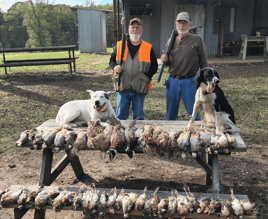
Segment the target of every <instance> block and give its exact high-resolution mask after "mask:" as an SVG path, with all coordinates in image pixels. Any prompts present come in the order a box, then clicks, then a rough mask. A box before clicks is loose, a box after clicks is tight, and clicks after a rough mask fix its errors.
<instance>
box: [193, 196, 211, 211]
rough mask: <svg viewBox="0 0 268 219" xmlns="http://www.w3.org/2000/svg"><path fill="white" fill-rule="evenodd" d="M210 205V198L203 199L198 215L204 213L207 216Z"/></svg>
mask: <svg viewBox="0 0 268 219" xmlns="http://www.w3.org/2000/svg"><path fill="white" fill-rule="evenodd" d="M209 204H210V199H209V198H206V197H205V198H202V199H201V200H200V208H198V209H197V211H196V212H197V213H198V214H202V213H204V214H206V213H208V210H209V207H208V206H209Z"/></svg>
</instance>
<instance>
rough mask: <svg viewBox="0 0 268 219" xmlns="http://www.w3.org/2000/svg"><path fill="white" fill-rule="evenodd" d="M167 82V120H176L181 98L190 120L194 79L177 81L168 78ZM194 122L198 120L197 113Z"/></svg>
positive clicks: (193, 100) (193, 99) (193, 97)
mask: <svg viewBox="0 0 268 219" xmlns="http://www.w3.org/2000/svg"><path fill="white" fill-rule="evenodd" d="M167 80H168V83H169V88H168V89H167V90H166V101H167V120H176V119H177V116H178V113H179V107H180V99H181V98H182V101H183V103H184V106H185V108H186V111H187V113H188V116H189V118H190V117H191V115H192V112H193V107H194V102H195V93H196V87H195V84H194V77H192V78H187V79H183V80H178V79H176V78H173V77H170V76H169V77H168V79H167ZM195 120H200V115H199V112H198V113H197V115H196V118H195Z"/></svg>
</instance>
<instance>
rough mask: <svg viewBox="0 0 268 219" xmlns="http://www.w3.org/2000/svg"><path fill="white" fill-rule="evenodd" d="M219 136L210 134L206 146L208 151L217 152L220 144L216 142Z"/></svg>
mask: <svg viewBox="0 0 268 219" xmlns="http://www.w3.org/2000/svg"><path fill="white" fill-rule="evenodd" d="M218 140H219V136H218V135H211V139H210V147H208V152H209V153H210V154H212V152H213V153H214V154H218V149H219V148H220V145H219V143H218Z"/></svg>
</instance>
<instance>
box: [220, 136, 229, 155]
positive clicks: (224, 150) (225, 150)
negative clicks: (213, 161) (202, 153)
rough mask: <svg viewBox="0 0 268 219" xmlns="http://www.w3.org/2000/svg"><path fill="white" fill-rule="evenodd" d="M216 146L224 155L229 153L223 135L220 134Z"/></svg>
mask: <svg viewBox="0 0 268 219" xmlns="http://www.w3.org/2000/svg"><path fill="white" fill-rule="evenodd" d="M218 144H219V146H220V148H222V150H223V152H224V153H229V150H228V141H227V138H226V135H225V134H222V135H221V136H220V137H219V139H218Z"/></svg>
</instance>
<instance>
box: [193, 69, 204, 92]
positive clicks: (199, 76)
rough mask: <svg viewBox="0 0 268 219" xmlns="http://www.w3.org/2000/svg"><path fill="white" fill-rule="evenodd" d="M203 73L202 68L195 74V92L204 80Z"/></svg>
mask: <svg viewBox="0 0 268 219" xmlns="http://www.w3.org/2000/svg"><path fill="white" fill-rule="evenodd" d="M204 71H205V69H204V68H203V69H201V70H200V71H199V72H197V74H196V76H195V78H194V84H195V87H196V90H197V89H198V88H199V86H200V83H201V82H202V81H204V79H203V78H204Z"/></svg>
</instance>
